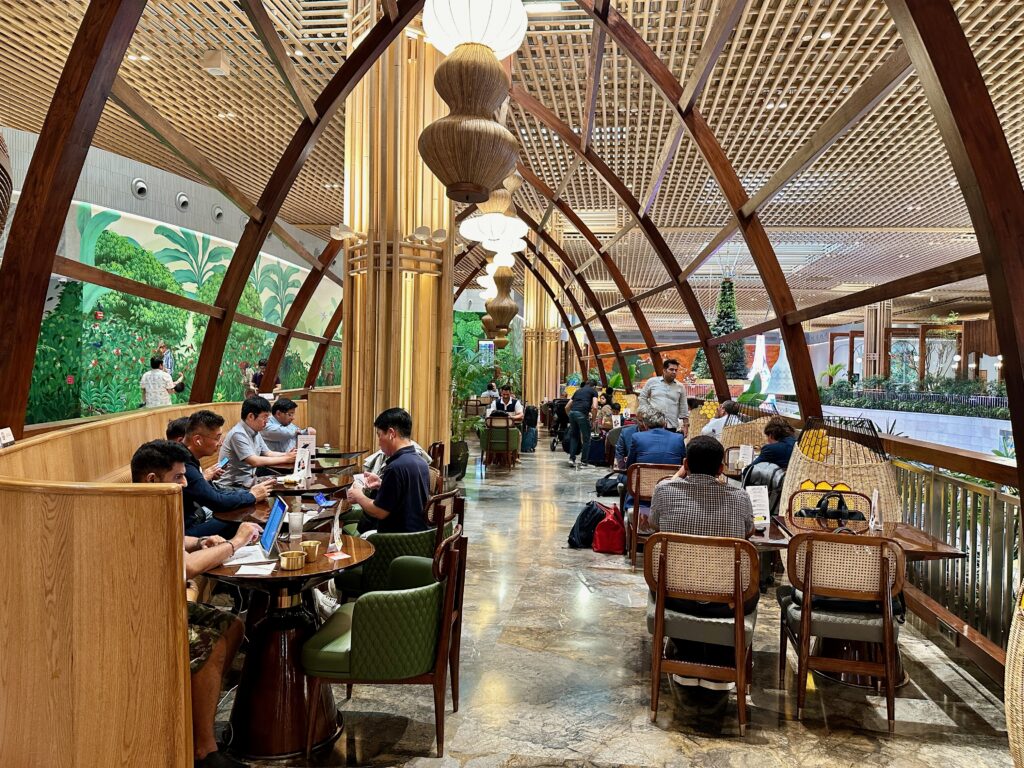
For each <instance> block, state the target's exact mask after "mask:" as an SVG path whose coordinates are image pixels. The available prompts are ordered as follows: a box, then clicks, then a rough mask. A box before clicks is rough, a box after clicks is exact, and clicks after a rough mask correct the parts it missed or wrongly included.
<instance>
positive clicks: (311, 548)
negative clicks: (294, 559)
mask: <svg viewBox="0 0 1024 768" xmlns="http://www.w3.org/2000/svg"><path fill="white" fill-rule="evenodd" d="M302 551H303V552H305V554H306V562H307V563H312V562H314V561H315V560H316V559H317V558H318V557H320V542H319V541H304V542H302Z"/></svg>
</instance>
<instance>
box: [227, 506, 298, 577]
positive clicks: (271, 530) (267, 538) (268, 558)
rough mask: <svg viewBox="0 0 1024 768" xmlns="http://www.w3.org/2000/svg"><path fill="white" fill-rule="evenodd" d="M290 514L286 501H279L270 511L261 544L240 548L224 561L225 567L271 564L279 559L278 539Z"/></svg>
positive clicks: (260, 540)
mask: <svg viewBox="0 0 1024 768" xmlns="http://www.w3.org/2000/svg"><path fill="white" fill-rule="evenodd" d="M287 514H288V505H287V504H286V503H285V501H284V499H281V498H279V499H277V500H276V501H275V502H274V506H273V507H271V509H270V517H268V518H267V524H266V525H265V526H264V527H263V534H262V535H261V536H260V539H259V542H258V543H256V544H250V545H249V546H246V547H239V549H238V551H237V552H235V554H233V555H232V556H231V557H230V558H228V559H227V560H225V561H224V565H229V566H230V565H256V564H258V563H270V562H273V561H274V560H276V559H277V556H278V554H279V552H278V548H277V537H278V536H279V535H280V533H281V525H282V524H283V523H284V519H285V516H286V515H287Z"/></svg>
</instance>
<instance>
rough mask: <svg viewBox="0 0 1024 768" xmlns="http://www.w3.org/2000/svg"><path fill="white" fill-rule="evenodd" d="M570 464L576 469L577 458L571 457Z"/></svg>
mask: <svg viewBox="0 0 1024 768" xmlns="http://www.w3.org/2000/svg"><path fill="white" fill-rule="evenodd" d="M569 466H570V467H572V468H573V469H576V459H569Z"/></svg>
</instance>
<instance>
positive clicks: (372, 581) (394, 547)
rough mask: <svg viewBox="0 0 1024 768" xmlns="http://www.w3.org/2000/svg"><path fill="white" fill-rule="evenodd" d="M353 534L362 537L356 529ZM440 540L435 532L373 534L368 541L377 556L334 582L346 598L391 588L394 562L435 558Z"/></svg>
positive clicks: (347, 529) (374, 555)
mask: <svg viewBox="0 0 1024 768" xmlns="http://www.w3.org/2000/svg"><path fill="white" fill-rule="evenodd" d="M345 532H346V533H348V532H349V526H346V527H345ZM352 535H354V536H358V535H359V533H358V532H356V531H355V530H354V526H353V528H352ZM436 537H437V534H436V532H435V531H434V530H432V529H427V530H425V531H417V532H416V533H373V534H371V535H370V536H368V537H367V539H366V540H367V541H368V542H370V543H371V544H373V548H374V553H373V557H371V558H370V559H369V560H367V561H366V562H365V563H363V564H362V565H360V566H358V567H357V568H349V569H348V570H346V571H342V572H341V574H340V575H339V576H337V577H336V578H335V581H334V583H335V585H336V586H337V587H338V589H340V590H341V591H342V592H343V593H344V594H345V595H346V597H356V596H358V595H361V594H363V593H365V592H373V591H374V590H378V589H387V585H388V579H389V570H390V568H391V562H392V561H393V560H394V559H395V558H398V557H403V556H412V557H426V558H430V557H433V555H434V548H435V547H436V545H437V538H436Z"/></svg>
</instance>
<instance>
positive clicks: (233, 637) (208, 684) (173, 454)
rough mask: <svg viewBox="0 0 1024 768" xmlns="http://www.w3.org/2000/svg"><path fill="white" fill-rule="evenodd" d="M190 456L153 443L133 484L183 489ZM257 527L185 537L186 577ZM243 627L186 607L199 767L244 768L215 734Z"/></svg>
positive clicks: (140, 456) (221, 614)
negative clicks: (220, 747)
mask: <svg viewBox="0 0 1024 768" xmlns="http://www.w3.org/2000/svg"><path fill="white" fill-rule="evenodd" d="M188 460H189V453H188V451H186V450H185V448H184V447H182V446H181V445H180V444H179V443H172V442H169V441H167V440H154V441H153V442H151V443H146V444H145V445H143V446H142V447H141V448H139V449H138V450H137V451H136V452H135V455H134V456H132V482H135V483H176V484H178V485H180V486H182V487H184V486H185V485H186V483H187V482H188V481H187V480H186V479H185V464H186V462H187V461H188ZM258 536H259V528H258V527H257V526H255V525H253V524H252V523H242V525H240V526H239V528H238V531H237V532H236V533H235V535H234V536H233V537H232V538H231V540H230V541H228V540H225V539H222V538H221V537H220V536H210V537H208V538H201V539H197V538H193V537H192V536H186V537H185V539H184V548H185V578H186V579H190V578H194V577H195V576H198V575H199V574H201V573H205V572H206V571H209V570H211V569H213V568H216V567H217V566H219V565H221V564H222V563H223V562H224V561H225V560H227V559H228V558H229V557H231V556H232V555H233V554H234V553H235V550H236V549H238V548H239V547H244V546H245V545H247V544H251V543H252V542H253V541H255V540H256V538H257V537H258ZM243 631H244V625H243V624H242V622H241V621H239V620H238V619H237V618H236V617H235V616H233V615H232V614H231V613H230V612H228V611H225V610H223V609H220V608H214V607H213V606H209V605H200V604H198V603H188V651H189V671H190V673H191V687H192V741H193V744H192V749H193V753H194V757H195V765H196V767H197V768H199V767H200V766H202V768H214V767H216V768H233V767H235V766H244V765H245V763H241V762H239V761H238V760H235V759H234V758H232V757H229V756H228V755H226V754H224V753H223V752H220V751H218V748H217V741H216V739H215V738H214V734H213V723H214V718H215V716H216V714H217V702H218V699H219V698H220V689H221V683H222V681H223V679H224V674H225V673H226V672H227V671H228V670H229V669H231V662H232V660H233V659H234V657H235V653H236V652H237V651H238V646H239V644H240V643H241V642H242V633H243Z"/></svg>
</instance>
